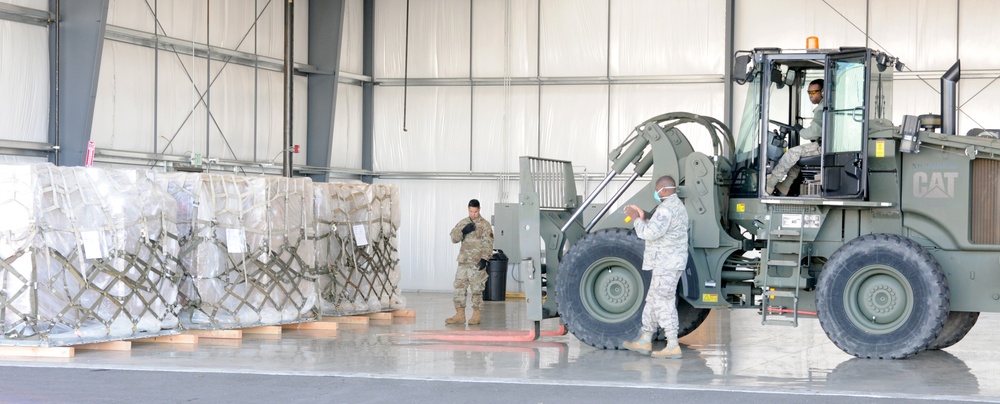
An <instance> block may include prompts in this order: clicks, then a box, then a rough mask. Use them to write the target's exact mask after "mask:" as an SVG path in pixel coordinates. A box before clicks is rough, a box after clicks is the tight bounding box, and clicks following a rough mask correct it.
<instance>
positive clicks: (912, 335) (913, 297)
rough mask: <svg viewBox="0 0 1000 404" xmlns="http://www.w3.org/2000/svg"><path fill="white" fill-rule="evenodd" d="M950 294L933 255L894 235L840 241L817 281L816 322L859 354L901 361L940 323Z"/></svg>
mask: <svg viewBox="0 0 1000 404" xmlns="http://www.w3.org/2000/svg"><path fill="white" fill-rule="evenodd" d="M950 297H951V296H950V293H949V290H948V283H947V280H946V278H945V276H944V272H943V271H942V270H941V265H939V264H938V262H937V260H936V259H935V258H934V256H932V255H931V254H930V253H929V252H927V250H925V249H924V248H923V247H921V246H920V245H919V244H917V243H915V242H913V241H912V240H909V239H907V238H904V237H900V236H897V235H893V234H871V235H866V236H862V237H858V238H856V239H854V240H852V241H851V242H849V243H847V244H845V245H843V246H842V247H840V248H839V249H837V251H836V252H834V253H833V255H831V256H830V260H829V261H827V263H826V265H825V266H824V268H823V271H822V272H820V275H819V282H818V284H817V285H816V307H817V311H818V312H819V313H818V314H819V322H820V325H821V326H822V327H823V330H824V331H826V335H827V336H828V337H830V340H831V341H833V343H834V344H835V345H837V347H838V348H840V349H841V350H843V351H844V352H847V353H849V354H851V355H854V356H857V357H859V358H878V359H902V358H906V357H908V356H912V355H914V354H916V353H918V352H920V351H922V350H924V349H926V348H927V347H928V346H929V345H930V344H931V343H932V342H933V341H935V339H936V338H937V337H938V335H939V333H940V332H941V329H942V327H943V326H944V323H945V319H946V318H947V317H948V310H949V299H950Z"/></svg>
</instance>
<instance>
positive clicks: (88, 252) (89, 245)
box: [80, 230, 104, 260]
mask: <svg viewBox="0 0 1000 404" xmlns="http://www.w3.org/2000/svg"><path fill="white" fill-rule="evenodd" d="M80 239H82V240H83V257H84V258H86V259H88V260H92V259H97V258H104V251H103V249H102V248H101V234H100V233H98V232H96V231H93V230H89V231H81V232H80Z"/></svg>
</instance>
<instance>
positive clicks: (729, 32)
mask: <svg viewBox="0 0 1000 404" xmlns="http://www.w3.org/2000/svg"><path fill="white" fill-rule="evenodd" d="M735 33H736V1H735V0H726V63H725V65H724V66H725V69H726V70H725V72H723V74H724V75H723V77H724V79H723V80H724V81H725V84H724V89H725V90H724V91H725V96H724V99H725V105H724V106H723V112H722V114H723V116H722V123H724V124H726V127H727V128H729V129H730V130H732V129H733V53H734V52H736V34H735Z"/></svg>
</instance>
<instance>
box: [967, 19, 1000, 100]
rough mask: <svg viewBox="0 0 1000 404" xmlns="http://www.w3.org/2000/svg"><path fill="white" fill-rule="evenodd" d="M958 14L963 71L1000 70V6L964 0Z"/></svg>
mask: <svg viewBox="0 0 1000 404" xmlns="http://www.w3.org/2000/svg"><path fill="white" fill-rule="evenodd" d="M958 12H959V14H958V16H959V24H958V38H959V44H958V50H959V56H960V57H961V59H962V68H963V69H1000V54H998V53H997V40H996V39H997V38H1000V23H998V22H997V16H998V15H1000V2H997V1H994V0H962V1H961V2H960V3H959V9H958ZM994 104H996V103H994ZM994 115H996V114H995V113H994Z"/></svg>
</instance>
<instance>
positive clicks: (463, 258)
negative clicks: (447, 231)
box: [451, 217, 493, 309]
mask: <svg viewBox="0 0 1000 404" xmlns="http://www.w3.org/2000/svg"><path fill="white" fill-rule="evenodd" d="M471 221H472V219H469V218H468V217H466V218H464V219H462V220H459V221H458V224H456V225H455V228H453V229H451V242H452V243H459V242H461V243H462V248H461V250H459V252H458V270H456V271H455V285H454V286H455V296H454V300H455V304H456V305H459V306H462V307H465V295H466V291H467V290H468V289H471V293H472V308H475V309H478V308H481V307H483V290H484V289H486V278H487V277H488V276H489V274H487V273H486V271H485V270H480V269H479V260H481V259H484V260H487V261H489V260H490V257H491V256H492V255H493V228H492V227H490V222H489V221H488V220H486V219H483V218H482V217H480V218H479V219H476V220H475V221H474V223H475V224H476V229H475V230H473V231H472V233H469V234H467V235H466V236H465V238H464V239H463V238H462V228H463V227H465V226H466V225H467V224H469V223H470V222H471Z"/></svg>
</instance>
